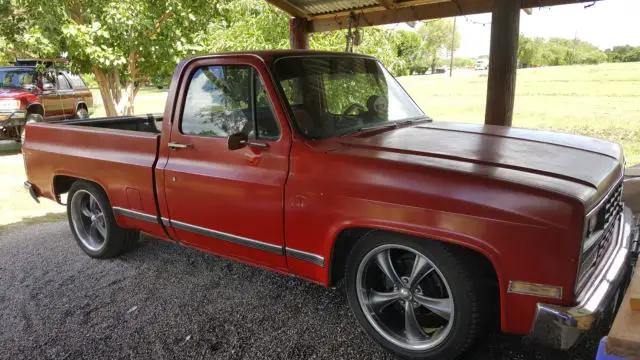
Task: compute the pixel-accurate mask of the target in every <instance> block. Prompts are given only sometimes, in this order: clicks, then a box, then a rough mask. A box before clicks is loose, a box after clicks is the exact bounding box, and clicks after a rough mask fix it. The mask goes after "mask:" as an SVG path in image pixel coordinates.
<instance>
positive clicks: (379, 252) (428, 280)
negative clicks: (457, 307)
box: [356, 244, 455, 351]
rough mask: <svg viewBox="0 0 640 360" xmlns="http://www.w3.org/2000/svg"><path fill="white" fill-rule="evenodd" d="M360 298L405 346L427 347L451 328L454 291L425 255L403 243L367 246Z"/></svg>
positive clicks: (370, 315) (382, 328)
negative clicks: (374, 246)
mask: <svg viewBox="0 0 640 360" xmlns="http://www.w3.org/2000/svg"><path fill="white" fill-rule="evenodd" d="M356 286H357V287H358V288H357V295H358V302H359V304H360V307H361V308H362V311H363V313H364V315H365V317H366V318H367V320H368V321H369V323H370V324H371V325H372V326H373V327H374V328H375V330H376V331H377V332H378V333H379V334H380V335H381V336H383V337H384V338H385V339H386V340H388V341H390V342H392V343H393V344H395V345H397V346H400V347H402V348H404V349H407V350H414V351H420V350H429V349H432V348H434V347H436V346H437V345H439V344H440V343H442V342H443V341H444V340H445V339H446V338H447V335H449V333H450V332H451V328H452V325H453V321H454V316H455V311H454V302H453V298H452V295H451V290H450V288H449V285H448V284H447V281H446V279H445V278H444V276H443V275H442V273H441V272H440V270H439V269H438V268H437V267H436V266H435V265H434V264H433V262H431V261H430V260H429V259H428V258H427V257H426V256H424V255H422V254H420V253H419V252H417V251H416V250H414V249H412V248H410V247H407V246H402V245H395V244H386V245H381V246H378V247H376V248H374V249H373V250H371V251H369V252H368V253H367V254H366V255H365V256H364V258H363V259H362V261H361V262H360V265H359V266H358V273H357V277H356Z"/></svg>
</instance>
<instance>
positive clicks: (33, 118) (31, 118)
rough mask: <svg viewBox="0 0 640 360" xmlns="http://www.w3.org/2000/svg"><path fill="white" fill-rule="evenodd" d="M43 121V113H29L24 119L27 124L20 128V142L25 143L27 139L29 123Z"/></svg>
mask: <svg viewBox="0 0 640 360" xmlns="http://www.w3.org/2000/svg"><path fill="white" fill-rule="evenodd" d="M43 121H44V117H42V115H40V114H34V113H31V114H27V116H26V117H25V121H24V124H25V126H23V127H21V128H20V144H24V140H25V139H26V129H27V125H28V124H33V123H39V122H43Z"/></svg>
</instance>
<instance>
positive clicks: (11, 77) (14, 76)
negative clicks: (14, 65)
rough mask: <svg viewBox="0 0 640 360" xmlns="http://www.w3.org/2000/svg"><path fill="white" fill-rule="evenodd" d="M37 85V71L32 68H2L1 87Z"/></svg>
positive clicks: (26, 87)
mask: <svg viewBox="0 0 640 360" xmlns="http://www.w3.org/2000/svg"><path fill="white" fill-rule="evenodd" d="M36 85H37V76H36V72H35V71H32V70H2V69H0V88H18V89H20V88H22V89H28V88H33V87H34V86H36Z"/></svg>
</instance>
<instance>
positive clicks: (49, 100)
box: [42, 70, 64, 121]
mask: <svg viewBox="0 0 640 360" xmlns="http://www.w3.org/2000/svg"><path fill="white" fill-rule="evenodd" d="M42 106H43V107H44V116H45V120H47V121H51V120H59V119H62V118H63V117H64V106H63V105H62V101H61V99H60V94H59V90H58V79H57V76H56V73H55V71H52V70H48V71H46V72H45V73H43V74H42Z"/></svg>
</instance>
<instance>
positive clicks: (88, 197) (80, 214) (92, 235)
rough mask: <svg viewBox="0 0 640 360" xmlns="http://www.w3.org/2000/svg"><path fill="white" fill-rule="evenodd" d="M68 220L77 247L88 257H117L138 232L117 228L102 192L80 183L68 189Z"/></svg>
mask: <svg viewBox="0 0 640 360" xmlns="http://www.w3.org/2000/svg"><path fill="white" fill-rule="evenodd" d="M67 217H68V218H69V225H70V227H71V232H72V233H73V236H74V237H75V239H76V242H77V243H78V245H79V246H80V248H81V249H82V250H83V251H84V252H85V253H87V254H88V255H89V256H91V257H95V258H101V259H104V258H109V257H113V256H117V255H119V254H121V253H122V252H124V251H126V250H127V249H129V248H130V247H131V244H132V243H134V242H135V241H136V240H137V239H138V236H139V232H138V231H136V230H131V229H124V228H121V227H120V226H118V224H117V223H116V221H115V218H114V216H113V210H112V208H111V204H110V203H109V199H108V198H107V196H106V195H105V193H104V191H102V189H101V188H100V187H99V186H97V185H95V184H93V183H90V182H87V181H83V180H79V181H76V182H75V183H73V185H72V186H71V189H70V190H69V196H68V201H67Z"/></svg>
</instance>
